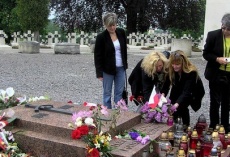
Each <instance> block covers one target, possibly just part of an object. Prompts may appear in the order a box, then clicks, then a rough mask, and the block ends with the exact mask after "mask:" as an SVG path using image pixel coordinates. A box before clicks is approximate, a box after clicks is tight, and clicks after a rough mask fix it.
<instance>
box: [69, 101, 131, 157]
mask: <svg viewBox="0 0 230 157" xmlns="http://www.w3.org/2000/svg"><path fill="white" fill-rule="evenodd" d="M83 106H85V110H82V111H79V112H77V113H73V116H72V121H73V122H72V123H69V127H71V128H73V131H72V134H71V136H72V139H83V141H84V142H86V144H87V146H86V154H87V155H86V156H87V157H99V156H105V157H109V156H111V154H110V152H111V150H112V147H111V145H110V141H111V135H110V134H109V133H108V132H104V130H102V126H103V125H105V123H109V124H110V126H109V129H115V128H116V120H117V118H118V117H119V115H120V113H121V112H123V110H127V109H128V108H127V107H126V104H125V101H124V100H120V101H119V102H118V103H117V105H116V106H115V107H116V109H114V110H111V111H110V112H109V111H108V110H107V107H106V106H104V105H101V104H94V103H88V102H85V103H83Z"/></svg>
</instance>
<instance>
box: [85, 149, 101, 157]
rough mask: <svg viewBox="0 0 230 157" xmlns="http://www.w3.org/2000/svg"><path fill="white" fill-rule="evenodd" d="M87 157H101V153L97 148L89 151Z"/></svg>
mask: <svg viewBox="0 0 230 157" xmlns="http://www.w3.org/2000/svg"><path fill="white" fill-rule="evenodd" d="M87 157H100V152H99V151H98V150H97V148H92V149H89V150H88V153H87Z"/></svg>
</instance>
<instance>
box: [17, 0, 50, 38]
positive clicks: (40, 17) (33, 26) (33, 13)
mask: <svg viewBox="0 0 230 157" xmlns="http://www.w3.org/2000/svg"><path fill="white" fill-rule="evenodd" d="M49 2H50V1H49V0H17V7H16V9H17V14H18V17H19V22H20V24H21V27H22V29H23V31H27V30H31V31H32V32H34V39H35V40H36V41H39V31H42V29H44V28H45V26H46V25H47V23H48V16H49V7H48V6H49Z"/></svg>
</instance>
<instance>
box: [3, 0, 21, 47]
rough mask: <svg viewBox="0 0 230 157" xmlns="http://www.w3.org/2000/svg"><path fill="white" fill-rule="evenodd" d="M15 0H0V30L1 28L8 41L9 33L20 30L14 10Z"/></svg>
mask: <svg viewBox="0 0 230 157" xmlns="http://www.w3.org/2000/svg"><path fill="white" fill-rule="evenodd" d="M15 7H16V0H0V8H1V11H0V30H3V31H4V32H5V33H6V34H7V36H8V37H9V38H8V41H6V42H7V43H9V42H10V39H11V34H12V33H13V32H15V31H21V28H20V25H19V22H18V17H17V14H16V12H15Z"/></svg>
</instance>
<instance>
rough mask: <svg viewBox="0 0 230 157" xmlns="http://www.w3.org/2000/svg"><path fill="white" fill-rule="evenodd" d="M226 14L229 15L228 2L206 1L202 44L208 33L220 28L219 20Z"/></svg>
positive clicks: (222, 0)
mask: <svg viewBox="0 0 230 157" xmlns="http://www.w3.org/2000/svg"><path fill="white" fill-rule="evenodd" d="M226 13H230V1H229V0H219V1H217V0H206V11H205V24H204V38H203V40H204V43H205V40H206V37H207V33H208V32H209V31H212V30H216V29H220V28H221V18H222V17H223V15H224V14H226Z"/></svg>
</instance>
